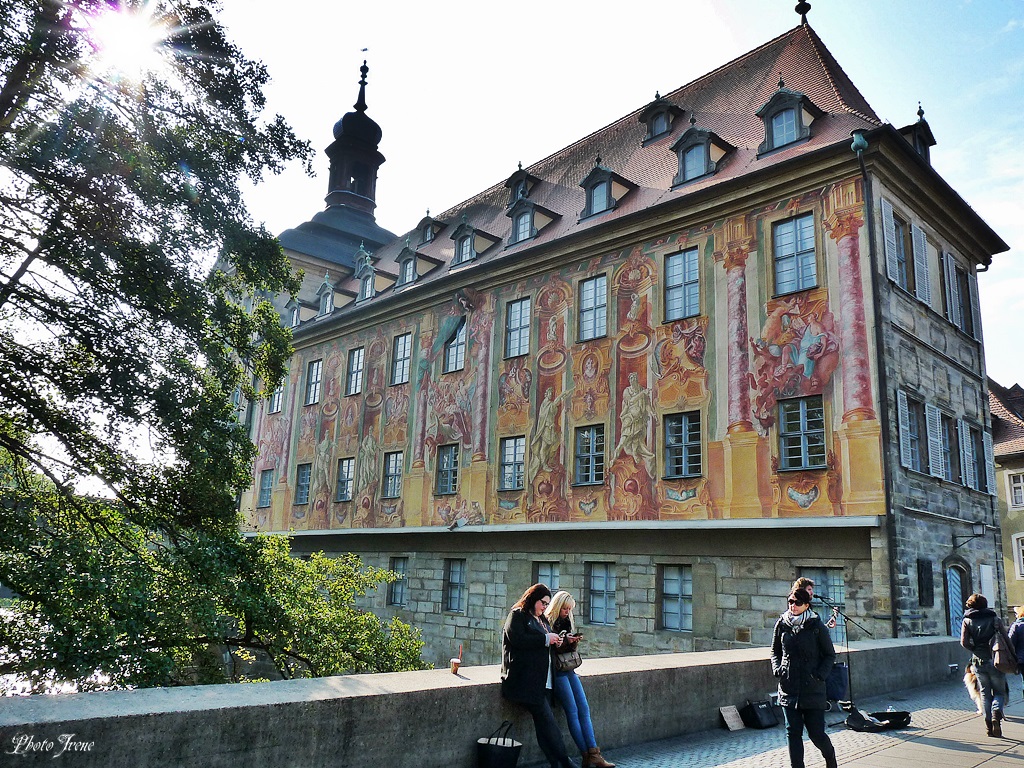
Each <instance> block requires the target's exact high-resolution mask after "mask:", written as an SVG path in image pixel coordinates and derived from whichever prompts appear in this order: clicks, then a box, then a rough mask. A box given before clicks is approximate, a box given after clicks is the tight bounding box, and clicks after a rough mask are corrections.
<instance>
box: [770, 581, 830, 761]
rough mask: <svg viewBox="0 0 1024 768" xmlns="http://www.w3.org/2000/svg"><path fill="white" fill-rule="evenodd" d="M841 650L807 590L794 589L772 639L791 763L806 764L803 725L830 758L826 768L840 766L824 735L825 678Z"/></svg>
mask: <svg viewBox="0 0 1024 768" xmlns="http://www.w3.org/2000/svg"><path fill="white" fill-rule="evenodd" d="M835 660H836V651H835V648H834V647H833V646H832V640H831V638H829V636H828V630H827V629H826V628H825V625H824V624H822V622H821V619H819V618H818V615H817V614H816V613H815V612H814V611H812V610H811V596H810V594H808V592H807V590H806V589H794V590H793V591H792V592H791V593H790V595H789V609H788V610H787V611H786V612H785V613H783V614H782V615H781V616H780V617H779V620H778V621H777V622H776V623H775V632H774V634H773V637H772V672H773V673H774V674H775V676H776V677H777V678H779V704H780V705H781V706H782V707H783V712H785V714H786V736H787V738H788V741H789V764H790V765H791V766H792V768H804V729H805V728H806V729H807V735H808V736H809V737H810V739H811V742H812V743H813V744H814V746H816V747H817V748H818V749H819V750H820V751H821V756H822V757H824V758H825V768H836V766H837V763H836V751H835V749H834V748H833V746H832V741H831V740H830V739H829V737H828V734H827V733H825V707H826V704H827V702H826V697H825V678H826V677H828V673H829V672H831V671H832V664H833V663H834V662H835Z"/></svg>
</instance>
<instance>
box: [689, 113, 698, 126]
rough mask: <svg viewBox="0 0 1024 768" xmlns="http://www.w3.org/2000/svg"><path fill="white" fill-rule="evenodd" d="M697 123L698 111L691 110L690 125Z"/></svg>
mask: <svg viewBox="0 0 1024 768" xmlns="http://www.w3.org/2000/svg"><path fill="white" fill-rule="evenodd" d="M696 124H697V113H696V112H691V113H690V125H691V126H692V125H696Z"/></svg>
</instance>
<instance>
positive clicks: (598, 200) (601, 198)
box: [587, 181, 612, 213]
mask: <svg viewBox="0 0 1024 768" xmlns="http://www.w3.org/2000/svg"><path fill="white" fill-rule="evenodd" d="M611 202H612V194H611V183H610V182H607V181H599V182H597V184H595V185H594V186H592V187H591V188H590V189H589V190H587V209H588V210H589V211H590V213H600V212H601V211H607V210H608V209H609V208H610V207H611Z"/></svg>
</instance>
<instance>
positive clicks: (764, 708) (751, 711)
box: [740, 699, 779, 728]
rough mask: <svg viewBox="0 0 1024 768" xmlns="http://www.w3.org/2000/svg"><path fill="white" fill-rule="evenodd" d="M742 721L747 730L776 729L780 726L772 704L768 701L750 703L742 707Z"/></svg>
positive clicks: (748, 701)
mask: <svg viewBox="0 0 1024 768" xmlns="http://www.w3.org/2000/svg"><path fill="white" fill-rule="evenodd" d="M740 719H741V720H743V724H744V725H745V726H747V728H774V727H775V726H776V725H778V724H779V718H778V717H777V716H776V714H775V709H774V708H773V707H772V703H771V702H770V701H768V700H767V699H764V700H762V701H750V700H749V699H748V700H747V703H746V704H745V705H744V706H742V707H740Z"/></svg>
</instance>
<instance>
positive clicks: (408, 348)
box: [391, 333, 412, 384]
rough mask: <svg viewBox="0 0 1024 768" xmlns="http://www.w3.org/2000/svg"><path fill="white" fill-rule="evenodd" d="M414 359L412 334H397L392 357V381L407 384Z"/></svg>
mask: <svg viewBox="0 0 1024 768" xmlns="http://www.w3.org/2000/svg"><path fill="white" fill-rule="evenodd" d="M411 360H412V334H411V333H403V334H402V335H401V336H395V342H394V345H393V350H392V358H391V383H392V384H405V383H407V382H408V381H409V365H410V361H411Z"/></svg>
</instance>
